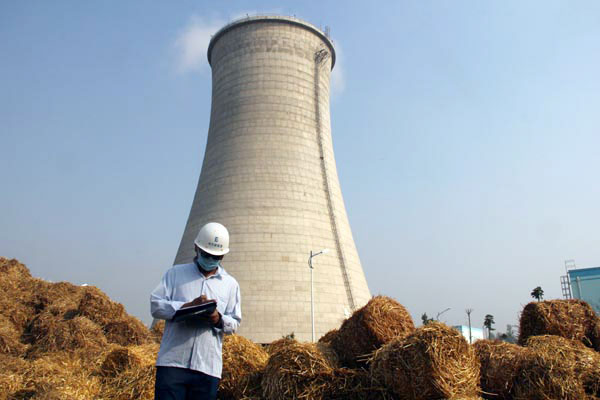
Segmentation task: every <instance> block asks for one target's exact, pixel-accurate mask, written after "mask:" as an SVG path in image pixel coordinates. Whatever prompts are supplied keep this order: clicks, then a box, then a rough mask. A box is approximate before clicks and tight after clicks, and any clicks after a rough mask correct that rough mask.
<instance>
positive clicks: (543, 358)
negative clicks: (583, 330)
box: [513, 349, 586, 400]
mask: <svg viewBox="0 0 600 400" xmlns="http://www.w3.org/2000/svg"><path fill="white" fill-rule="evenodd" d="M528 355H529V356H528V357H525V358H524V359H523V362H522V364H521V369H520V371H519V375H518V377H517V379H516V382H515V385H514V390H513V394H514V398H515V399H530V400H538V399H539V400H545V399H561V400H576V399H578V400H581V399H585V398H586V393H585V388H584V386H583V382H582V380H581V379H580V377H579V376H577V373H576V363H575V361H574V360H571V359H562V358H560V357H557V356H556V355H555V354H554V352H550V353H547V352H545V351H540V350H539V349H536V350H533V351H531V352H530V353H528Z"/></svg>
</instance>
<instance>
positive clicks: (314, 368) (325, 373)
mask: <svg viewBox="0 0 600 400" xmlns="http://www.w3.org/2000/svg"><path fill="white" fill-rule="evenodd" d="M282 344H283V343H280V346H279V347H278V348H277V350H276V351H275V352H274V353H273V354H271V357H270V358H269V361H268V362H267V366H266V368H265V372H264V375H263V378H262V382H261V387H262V393H263V396H264V397H265V398H266V399H267V400H281V399H324V395H325V392H326V390H327V385H328V382H329V381H330V380H331V375H332V373H333V370H334V368H335V367H336V365H335V364H336V361H335V356H334V353H333V351H332V350H331V349H329V348H327V346H325V345H320V346H319V345H317V344H315V343H299V342H296V341H287V342H285V345H282Z"/></svg>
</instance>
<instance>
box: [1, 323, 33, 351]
mask: <svg viewBox="0 0 600 400" xmlns="http://www.w3.org/2000/svg"><path fill="white" fill-rule="evenodd" d="M20 337H21V334H20V333H19V332H18V331H17V329H16V328H15V326H14V324H13V323H12V322H11V321H10V320H9V319H8V318H6V317H5V316H4V315H0V354H6V355H11V356H16V357H18V356H22V355H24V354H25V352H26V350H27V345H26V344H24V343H21V340H20Z"/></svg>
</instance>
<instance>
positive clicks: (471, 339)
mask: <svg viewBox="0 0 600 400" xmlns="http://www.w3.org/2000/svg"><path fill="white" fill-rule="evenodd" d="M465 311H466V313H467V317H468V318H469V344H472V343H473V337H472V336H471V313H472V312H473V309H472V308H467V309H466V310H465Z"/></svg>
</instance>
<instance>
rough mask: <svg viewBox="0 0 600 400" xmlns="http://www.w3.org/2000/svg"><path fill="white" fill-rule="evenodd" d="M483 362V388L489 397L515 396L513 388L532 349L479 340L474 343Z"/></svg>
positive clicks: (484, 394) (508, 399)
mask: <svg viewBox="0 0 600 400" xmlns="http://www.w3.org/2000/svg"><path fill="white" fill-rule="evenodd" d="M473 349H474V350H475V354H476V355H477V358H478V359H479V362H480V363H481V370H480V371H481V381H480V382H481V390H482V392H483V396H484V397H485V398H488V399H506V400H510V399H512V398H513V395H512V393H513V388H514V385H515V382H516V379H517V377H518V376H519V373H520V371H521V368H522V364H523V361H524V360H525V358H527V357H528V356H529V353H530V350H529V349H527V348H525V347H521V346H517V345H516V344H511V343H506V342H501V341H494V340H478V341H476V342H475V343H474V344H473Z"/></svg>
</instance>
